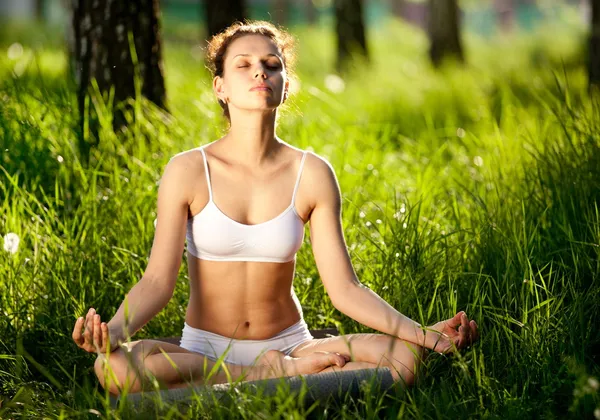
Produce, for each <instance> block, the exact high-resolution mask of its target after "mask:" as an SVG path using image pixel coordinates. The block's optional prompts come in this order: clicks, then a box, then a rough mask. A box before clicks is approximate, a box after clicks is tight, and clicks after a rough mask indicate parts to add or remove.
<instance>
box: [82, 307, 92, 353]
mask: <svg viewBox="0 0 600 420" xmlns="http://www.w3.org/2000/svg"><path fill="white" fill-rule="evenodd" d="M93 321H94V318H93V314H92V310H91V309H90V310H89V311H88V313H87V315H86V316H85V329H84V331H83V338H84V340H85V344H87V345H88V346H89V345H91V344H92V334H93V332H94V322H93Z"/></svg>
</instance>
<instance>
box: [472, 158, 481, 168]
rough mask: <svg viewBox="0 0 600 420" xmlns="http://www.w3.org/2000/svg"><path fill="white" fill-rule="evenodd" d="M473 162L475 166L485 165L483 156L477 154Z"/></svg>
mask: <svg viewBox="0 0 600 420" xmlns="http://www.w3.org/2000/svg"><path fill="white" fill-rule="evenodd" d="M473 163H474V164H475V166H483V158H482V157H481V156H475V157H474V158H473Z"/></svg>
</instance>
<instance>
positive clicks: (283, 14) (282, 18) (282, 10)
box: [271, 0, 290, 25]
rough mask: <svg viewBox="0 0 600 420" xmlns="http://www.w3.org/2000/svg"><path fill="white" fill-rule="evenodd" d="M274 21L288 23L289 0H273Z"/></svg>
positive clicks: (279, 23)
mask: <svg viewBox="0 0 600 420" xmlns="http://www.w3.org/2000/svg"><path fill="white" fill-rule="evenodd" d="M271 4H272V7H271V8H272V10H273V21H274V22H275V23H276V24H278V25H286V24H287V20H288V13H289V6H290V5H289V0H271Z"/></svg>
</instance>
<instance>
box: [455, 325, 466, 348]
mask: <svg viewBox="0 0 600 420" xmlns="http://www.w3.org/2000/svg"><path fill="white" fill-rule="evenodd" d="M466 342H467V331H466V330H465V327H463V326H462V325H461V326H460V327H458V339H457V340H456V347H457V348H459V349H462V348H463V347H464V345H465V343H466Z"/></svg>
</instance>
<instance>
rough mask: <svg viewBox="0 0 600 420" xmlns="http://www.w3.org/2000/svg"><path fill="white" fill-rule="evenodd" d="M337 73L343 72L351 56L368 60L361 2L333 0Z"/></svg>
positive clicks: (360, 0)
mask: <svg viewBox="0 0 600 420" xmlns="http://www.w3.org/2000/svg"><path fill="white" fill-rule="evenodd" d="M334 5H335V23H336V25H335V30H336V34H337V63H336V69H337V71H338V72H343V71H344V69H345V68H346V67H347V65H348V64H349V62H350V61H351V59H352V55H353V54H357V55H359V56H362V57H365V58H368V51H367V40H366V35H365V23H364V18H363V7H362V0H334Z"/></svg>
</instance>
